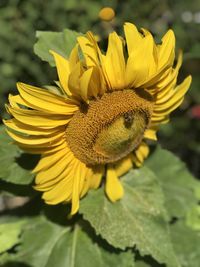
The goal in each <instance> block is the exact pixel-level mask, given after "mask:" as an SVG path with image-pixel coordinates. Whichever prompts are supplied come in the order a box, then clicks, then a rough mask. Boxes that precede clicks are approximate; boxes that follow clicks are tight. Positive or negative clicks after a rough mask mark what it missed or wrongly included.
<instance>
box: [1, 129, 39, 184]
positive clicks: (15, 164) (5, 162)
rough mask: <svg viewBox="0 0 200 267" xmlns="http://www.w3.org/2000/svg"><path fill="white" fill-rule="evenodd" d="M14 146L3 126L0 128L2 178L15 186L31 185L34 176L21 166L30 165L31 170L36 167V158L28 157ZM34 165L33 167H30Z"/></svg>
mask: <svg viewBox="0 0 200 267" xmlns="http://www.w3.org/2000/svg"><path fill="white" fill-rule="evenodd" d="M24 155H25V154H23V151H22V150H20V149H19V148H18V147H17V146H16V145H14V144H13V140H12V139H11V138H10V137H9V136H8V134H7V133H6V131H5V128H4V127H3V126H1V127H0V162H1V168H0V178H1V179H2V180H4V181H6V182H10V183H14V184H24V185H25V184H29V183H31V181H32V180H33V175H32V174H31V172H30V171H29V170H27V169H24V168H23V167H22V166H21V165H22V163H23V165H25V167H26V168H27V166H28V165H29V167H30V169H31V167H33V166H34V165H35V158H34V157H31V156H29V155H27V156H26V157H25V156H24ZM30 165H32V166H30Z"/></svg>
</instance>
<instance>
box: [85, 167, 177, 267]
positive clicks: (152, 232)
mask: <svg viewBox="0 0 200 267" xmlns="http://www.w3.org/2000/svg"><path fill="white" fill-rule="evenodd" d="M122 183H123V186H124V189H125V196H124V197H123V198H122V199H121V200H120V201H118V202H116V203H114V204H113V203H111V202H110V201H109V200H108V199H107V198H106V197H105V194H104V192H103V190H102V189H99V190H96V191H91V192H90V193H89V194H88V196H87V197H86V198H85V199H83V200H82V201H81V208H80V212H81V213H82V214H83V216H84V218H85V219H86V220H88V221H89V222H90V224H91V225H92V226H93V227H94V228H95V230H96V233H97V234H100V235H101V236H102V237H103V238H105V239H106V240H107V241H108V243H109V244H111V245H113V246H114V247H116V248H121V249H125V248H126V247H133V246H135V245H136V247H137V248H138V249H139V251H140V254H141V255H152V256H153V257H154V258H155V259H156V260H157V261H158V262H161V263H167V264H168V266H170V267H172V266H179V264H178V263H177V260H176V257H175V255H174V253H173V249H172V245H171V241H170V238H169V233H168V227H167V223H166V220H165V219H166V214H165V209H164V207H163V195H162V191H161V189H160V186H159V183H158V181H157V179H156V177H155V175H154V174H153V173H152V172H151V171H150V170H149V169H147V168H145V167H143V168H141V169H139V170H135V171H130V172H129V173H128V174H127V175H125V176H124V177H123V178H122Z"/></svg>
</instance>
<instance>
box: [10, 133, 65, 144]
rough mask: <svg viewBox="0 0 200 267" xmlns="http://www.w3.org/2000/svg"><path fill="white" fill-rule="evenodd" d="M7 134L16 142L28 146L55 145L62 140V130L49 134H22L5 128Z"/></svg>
mask: <svg viewBox="0 0 200 267" xmlns="http://www.w3.org/2000/svg"><path fill="white" fill-rule="evenodd" d="M6 131H7V133H8V134H9V136H10V137H11V138H12V139H14V140H15V141H16V142H17V143H19V144H22V145H26V146H30V147H32V146H33V147H34V146H35V147H45V146H57V145H59V144H60V143H61V142H62V138H63V136H64V132H60V133H56V134H54V135H49V136H23V135H20V134H17V133H14V132H11V131H10V130H9V129H7V130H6Z"/></svg>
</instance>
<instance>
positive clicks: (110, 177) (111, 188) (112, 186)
mask: <svg viewBox="0 0 200 267" xmlns="http://www.w3.org/2000/svg"><path fill="white" fill-rule="evenodd" d="M105 191H106V194H107V196H108V198H109V199H110V200H111V201H112V202H115V201H117V200H119V199H121V198H122V197H123V195H124V189H123V186H122V184H121V182H120V181H119V179H118V177H117V174H116V171H115V170H114V168H113V167H110V166H108V170H107V174H106V184H105Z"/></svg>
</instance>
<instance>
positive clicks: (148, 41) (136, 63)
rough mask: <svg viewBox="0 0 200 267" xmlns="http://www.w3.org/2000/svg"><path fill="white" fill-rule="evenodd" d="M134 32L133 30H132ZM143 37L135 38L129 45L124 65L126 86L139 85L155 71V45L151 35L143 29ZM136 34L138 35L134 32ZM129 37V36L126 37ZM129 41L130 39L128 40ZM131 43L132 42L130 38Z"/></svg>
mask: <svg viewBox="0 0 200 267" xmlns="http://www.w3.org/2000/svg"><path fill="white" fill-rule="evenodd" d="M134 32H135V30H134ZM143 33H144V37H138V38H136V43H138V46H136V45H135V44H133V45H131V44H130V45H129V46H131V48H129V50H130V51H131V52H130V54H129V57H128V60H127V65H126V74H125V75H126V77H125V80H126V86H129V87H134V88H136V87H140V86H142V85H143V84H144V83H145V82H146V81H147V80H149V79H150V77H151V76H152V75H153V74H154V73H156V72H157V64H156V63H157V54H156V46H155V43H154V40H153V37H152V35H151V34H150V33H149V32H148V31H146V30H144V29H143ZM136 36H138V35H137V34H136ZM128 38H130V36H129V37H128ZM141 38H142V39H141ZM129 42H130V40H129ZM132 43H134V41H133V39H132Z"/></svg>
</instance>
